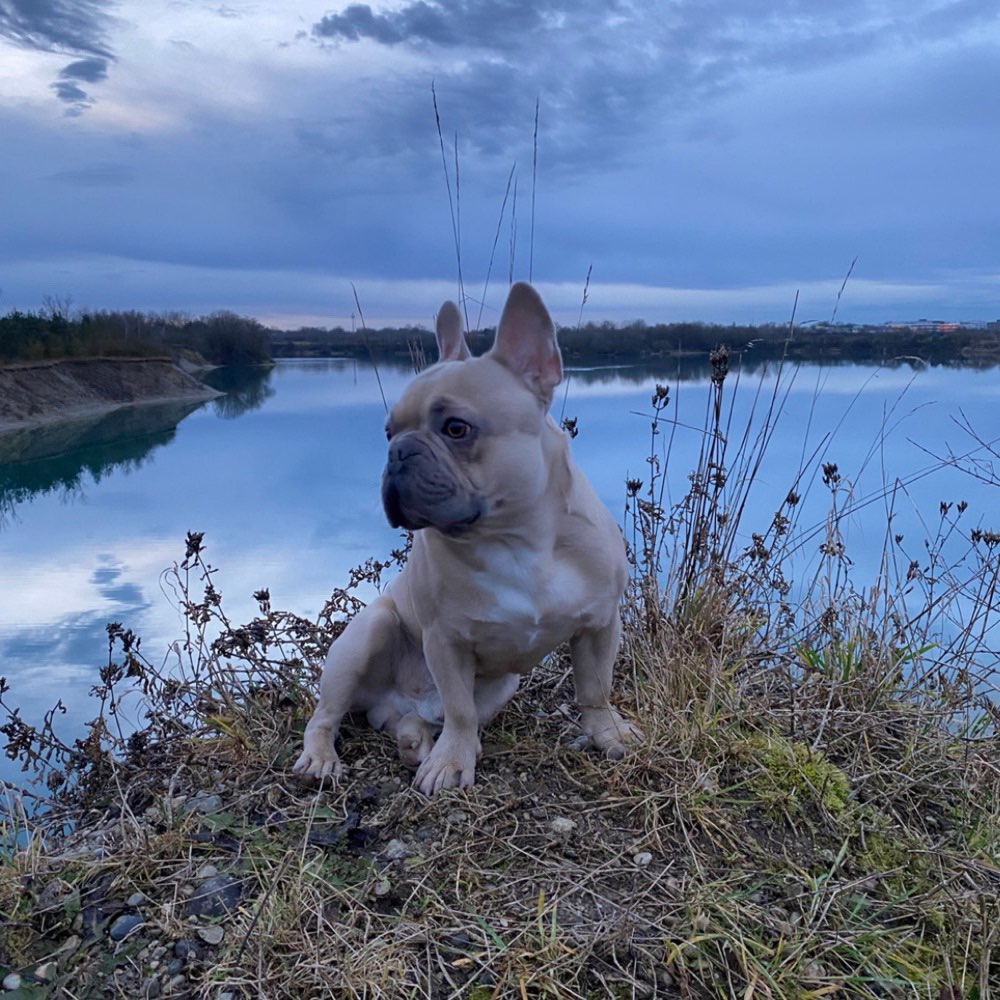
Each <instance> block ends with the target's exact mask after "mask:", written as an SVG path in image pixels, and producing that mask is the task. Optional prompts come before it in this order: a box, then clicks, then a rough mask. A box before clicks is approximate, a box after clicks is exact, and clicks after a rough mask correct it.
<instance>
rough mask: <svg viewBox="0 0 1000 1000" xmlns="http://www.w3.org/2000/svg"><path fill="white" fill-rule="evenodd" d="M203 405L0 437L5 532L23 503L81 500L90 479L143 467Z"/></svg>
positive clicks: (143, 409)
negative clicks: (50, 497)
mask: <svg viewBox="0 0 1000 1000" xmlns="http://www.w3.org/2000/svg"><path fill="white" fill-rule="evenodd" d="M202 406H204V403H203V402H190V401H186V402H170V403H157V404H147V405H143V406H130V407H123V408H122V409H118V410H114V411H113V412H111V413H104V414H101V415H99V416H95V417H90V418H84V419H79V420H72V421H64V422H60V423H57V424H47V425H43V426H41V427H32V428H27V429H24V430H16V431H9V432H7V433H6V434H2V435H0V527H3V526H4V524H5V522H6V521H8V520H9V518H10V517H11V515H12V514H13V513H14V511H15V509H16V508H17V506H18V505H19V504H22V503H25V502H27V501H29V500H31V499H32V498H34V497H36V496H42V495H44V494H47V493H56V494H61V495H62V496H64V497H73V496H74V495H77V496H78V495H80V494H81V493H82V490H83V486H84V483H85V482H86V481H87V477H88V476H89V477H90V480H91V481H93V482H94V483H99V482H100V481H101V480H102V479H104V478H106V477H107V476H108V475H109V474H111V473H113V472H132V471H134V470H135V469H138V468H141V467H142V465H143V464H144V463H145V462H146V461H147V460H148V459H149V456H150V455H151V454H152V453H153V452H154V451H155V450H156V449H157V448H160V447H162V446H163V445H165V444H169V443H170V442H171V441H172V440H173V438H174V434H175V432H176V430H177V425H178V424H179V423H180V422H181V421H182V420H183V419H184V418H185V417H187V416H188V415H189V414H191V413H193V412H194V411H195V410H197V409H200V408H201V407H202Z"/></svg>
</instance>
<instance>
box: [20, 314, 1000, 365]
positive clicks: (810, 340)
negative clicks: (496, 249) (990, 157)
mask: <svg viewBox="0 0 1000 1000" xmlns="http://www.w3.org/2000/svg"><path fill="white" fill-rule="evenodd" d="M468 337H469V341H470V346H471V348H472V350H473V353H479V352H480V351H481V350H482V349H484V348H485V347H486V346H488V345H489V344H490V343H491V342H492V338H493V330H492V328H486V329H483V330H478V331H474V332H472V333H470V334H468ZM559 344H560V348H561V350H562V353H563V358H564V360H565V361H566V362H567V363H568V364H571V365H608V364H630V363H648V362H655V361H660V360H664V359H671V358H681V359H683V358H697V359H707V358H708V356H709V354H710V352H711V351H712V350H714V349H715V348H716V347H718V346H719V345H721V344H725V345H726V346H727V348H728V350H729V351H730V352H732V353H734V354H738V355H741V356H742V357H743V358H744V359H745V360H751V359H754V358H759V359H760V360H768V361H781V360H795V361H806V362H835V361H841V362H843V361H851V362H859V363H884V362H889V361H892V360H894V359H900V358H903V359H905V358H910V359H915V360H919V361H922V362H923V363H926V364H947V365H971V366H982V367H990V366H993V365H996V364H1000V320H998V321H996V322H993V323H984V324H960V323H944V322H931V321H925V320H921V321H919V322H916V323H911V324H883V325H858V324H836V323H810V324H803V325H795V324H794V323H768V324H762V325H757V326H749V325H737V324H730V325H720V324H710V323H688V322H677V323H659V324H648V323H645V322H642V321H634V322H631V323H625V324H613V323H582V324H580V325H578V326H566V327H561V328H560V329H559ZM433 354H434V335H433V332H432V331H430V330H428V329H425V328H423V327H419V326H405V327H385V328H382V329H357V330H353V329H352V330H345V329H343V328H340V327H334V328H329V329H327V328H319V327H302V328H300V329H297V330H278V329H271V328H268V327H266V326H264V325H263V324H261V323H260V322H258V321H257V320H256V319H252V318H249V317H245V316H239V315H237V314H235V313H232V312H216V313H212V314H210V315H208V316H204V317H200V318H196V319H195V318H191V317H188V316H186V315H183V314H179V313H171V314H162V315H156V314H147V313H140V312H134V311H132V312H91V313H86V312H85V313H78V314H75V315H72V316H71V315H69V310H68V308H67V307H65V306H59V305H51V304H50V306H49V307H47V308H46V309H44V310H42V311H39V312H36V313H25V312H18V311H15V312H11V313H8V314H7V315H5V316H0V366H2V365H9V364H11V363H14V362H18V361H40V360H45V359H64V358H80V357H88V358H89V357H102V356H103V357H150V356H163V355H170V356H172V357H174V358H181V357H185V356H186V357H189V358H195V359H202V360H201V362H200V363H202V364H208V365H220V366H239V365H253V364H263V363H268V362H270V361H272V360H273V359H275V358H287V357H301V358H310V357H340V358H357V359H364V360H375V361H387V362H390V363H391V362H396V363H404V364H409V363H410V362H412V361H413V360H414V359H421V358H424V357H432V356H433Z"/></svg>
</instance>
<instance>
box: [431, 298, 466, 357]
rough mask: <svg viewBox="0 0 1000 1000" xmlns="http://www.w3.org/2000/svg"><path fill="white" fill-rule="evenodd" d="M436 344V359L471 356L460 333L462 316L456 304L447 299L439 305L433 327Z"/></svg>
mask: <svg viewBox="0 0 1000 1000" xmlns="http://www.w3.org/2000/svg"><path fill="white" fill-rule="evenodd" d="M435 333H436V335H437V345H438V361H465V360H466V359H467V358H471V357H472V353H471V352H470V351H469V345H468V344H467V343H466V342H465V335H464V334H463V333H462V316H461V314H460V313H459V311H458V306H456V305H455V303H454V302H451V301H448V302H445V304H444V305H443V306H441V311H440V312H439V313H438V315H437V327H436V329H435Z"/></svg>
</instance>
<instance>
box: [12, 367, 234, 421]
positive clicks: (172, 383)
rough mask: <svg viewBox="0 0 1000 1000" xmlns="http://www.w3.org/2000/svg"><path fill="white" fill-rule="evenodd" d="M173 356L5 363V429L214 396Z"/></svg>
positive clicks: (214, 394) (211, 390)
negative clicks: (121, 408)
mask: <svg viewBox="0 0 1000 1000" xmlns="http://www.w3.org/2000/svg"><path fill="white" fill-rule="evenodd" d="M218 395H220V393H218V392H217V391H216V390H215V389H212V388H210V387H209V386H207V385H205V384H204V383H202V382H199V381H198V380H197V379H196V378H194V377H193V376H192V375H188V374H187V373H186V372H183V371H181V369H180V368H178V367H177V366H176V365H175V364H174V363H173V361H171V360H170V359H169V358H88V359H80V360H73V359H70V360H64V361H39V362H29V363H23V364H15V365H7V366H4V367H0V432H3V431H7V430H13V429H15V428H21V427H27V426H31V425H35V424H43V423H50V422H53V421H59V420H71V419H74V418H76V417H83V416H88V415H91V414H94V413H99V412H101V411H106V410H112V409H115V408H116V407H119V406H127V405H130V404H134V403H146V402H161V401H164V400H171V399H178V400H181V399H186V400H197V399H211V398H213V397H215V396H218Z"/></svg>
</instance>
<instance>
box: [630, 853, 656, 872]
mask: <svg viewBox="0 0 1000 1000" xmlns="http://www.w3.org/2000/svg"><path fill="white" fill-rule="evenodd" d="M652 860H653V855H652V854H650V852H649V851H640V852H639V853H638V854H633V855H632V861H633V862H634V863H635V864H637V865H638V866H639V867H640V868H645V867H646V865H648V864H649V863H650V862H651V861H652Z"/></svg>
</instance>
